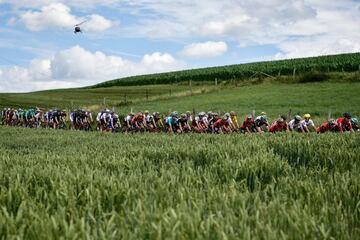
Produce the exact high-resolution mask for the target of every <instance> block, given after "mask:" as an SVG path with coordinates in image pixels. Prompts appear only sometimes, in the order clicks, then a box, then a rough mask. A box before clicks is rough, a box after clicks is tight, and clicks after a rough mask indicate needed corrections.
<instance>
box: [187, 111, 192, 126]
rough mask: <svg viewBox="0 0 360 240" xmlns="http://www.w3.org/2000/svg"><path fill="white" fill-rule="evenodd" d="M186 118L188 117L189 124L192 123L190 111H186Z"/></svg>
mask: <svg viewBox="0 0 360 240" xmlns="http://www.w3.org/2000/svg"><path fill="white" fill-rule="evenodd" d="M186 118H187V119H188V122H189V124H192V121H193V120H194V118H193V116H192V114H191V112H190V111H186Z"/></svg>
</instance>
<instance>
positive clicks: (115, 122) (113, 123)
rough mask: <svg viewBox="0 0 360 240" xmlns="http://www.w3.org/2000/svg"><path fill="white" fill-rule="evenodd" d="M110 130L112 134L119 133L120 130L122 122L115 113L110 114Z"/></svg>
mask: <svg viewBox="0 0 360 240" xmlns="http://www.w3.org/2000/svg"><path fill="white" fill-rule="evenodd" d="M110 127H111V128H110V129H111V130H112V132H117V131H118V129H120V127H121V125H120V121H119V115H117V114H116V113H115V112H111V113H110Z"/></svg>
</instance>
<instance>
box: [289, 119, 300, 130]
mask: <svg viewBox="0 0 360 240" xmlns="http://www.w3.org/2000/svg"><path fill="white" fill-rule="evenodd" d="M289 128H290V129H291V130H297V129H299V128H301V121H298V122H296V121H295V119H293V120H291V121H290V122H289Z"/></svg>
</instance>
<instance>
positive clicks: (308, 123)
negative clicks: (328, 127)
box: [300, 113, 316, 133]
mask: <svg viewBox="0 0 360 240" xmlns="http://www.w3.org/2000/svg"><path fill="white" fill-rule="evenodd" d="M300 126H301V129H302V130H303V132H306V133H308V132H310V131H311V129H313V130H315V131H316V126H315V124H314V122H313V120H312V119H311V115H310V114H309V113H306V114H304V119H303V120H301V122H300Z"/></svg>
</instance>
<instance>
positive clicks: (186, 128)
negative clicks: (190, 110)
mask: <svg viewBox="0 0 360 240" xmlns="http://www.w3.org/2000/svg"><path fill="white" fill-rule="evenodd" d="M178 125H179V129H180V132H181V133H187V132H190V131H191V127H190V125H189V122H188V119H187V116H186V114H185V113H183V114H181V115H180V118H179V119H178Z"/></svg>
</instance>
